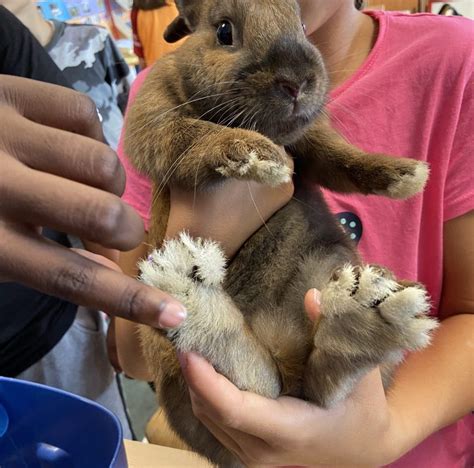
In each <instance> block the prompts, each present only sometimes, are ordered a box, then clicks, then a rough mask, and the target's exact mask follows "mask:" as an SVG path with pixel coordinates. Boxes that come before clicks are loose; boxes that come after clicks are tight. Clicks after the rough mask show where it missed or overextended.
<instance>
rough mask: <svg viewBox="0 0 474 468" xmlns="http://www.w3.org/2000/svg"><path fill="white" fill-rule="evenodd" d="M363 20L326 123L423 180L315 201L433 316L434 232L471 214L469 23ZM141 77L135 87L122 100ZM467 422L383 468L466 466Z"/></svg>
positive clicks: (136, 190)
mask: <svg viewBox="0 0 474 468" xmlns="http://www.w3.org/2000/svg"><path fill="white" fill-rule="evenodd" d="M370 14H371V15H372V16H373V17H374V18H375V19H376V20H377V21H378V24H379V32H378V38H377V41H376V43H375V45H374V48H373V50H372V51H371V53H370V55H369V57H368V58H367V60H366V61H365V63H364V64H363V65H362V67H361V68H360V69H359V70H358V71H357V72H356V73H355V74H354V75H353V76H352V77H351V78H350V79H349V80H348V81H347V82H346V83H344V84H343V85H342V86H340V87H338V88H337V89H335V90H334V91H333V92H332V94H331V101H330V104H329V109H330V113H331V115H332V117H333V123H334V125H335V127H336V128H338V129H339V130H340V132H341V133H342V134H343V135H344V136H345V137H346V138H347V140H348V141H350V142H351V143H354V144H355V145H357V146H359V147H360V148H362V149H364V150H366V151H370V152H381V153H387V154H393V155H398V156H405V157H413V158H416V159H419V160H422V161H427V162H428V163H429V164H430V167H431V175H430V179H429V182H428V185H427V187H426V189H425V191H424V192H423V194H420V195H417V196H415V197H413V198H411V199H409V200H405V201H396V200H389V199H387V198H382V197H376V196H362V195H349V196H348V195H341V194H336V193H332V192H329V191H325V192H324V193H325V197H326V200H327V202H328V204H329V206H330V208H331V209H332V211H333V212H334V213H335V214H336V215H337V217H338V219H339V221H340V222H341V224H343V225H344V226H345V227H346V228H347V229H348V231H349V233H350V235H351V236H352V237H353V238H354V239H355V240H356V241H358V242H359V244H358V246H359V250H360V252H361V254H362V256H363V258H364V259H365V261H367V262H370V263H380V264H382V265H385V266H387V267H389V268H390V269H391V270H392V271H394V272H395V273H396V274H397V275H398V277H399V278H404V279H410V280H417V281H420V282H422V283H424V284H425V285H426V286H427V288H428V291H429V292H430V294H431V297H432V302H433V313H434V314H437V309H438V306H439V301H440V293H441V286H442V262H443V223H444V222H445V221H448V220H450V219H453V218H456V217H458V216H461V215H463V214H465V213H467V212H468V211H470V210H472V209H473V207H474V164H473V159H472V158H473V150H474V147H473V135H474V125H473V113H472V90H473V88H472V85H473V83H472V73H473V48H472V44H473V40H474V35H473V24H474V23H472V22H471V21H469V20H467V19H464V18H456V17H439V16H433V15H429V14H419V15H404V14H398V13H385V12H373V13H370ZM146 74H147V71H144V72H143V73H142V74H141V75H140V76H139V77H138V78H137V80H136V82H135V86H134V89H133V90H132V97H131V99H133V96H134V95H135V94H136V91H137V89H138V88H139V87H140V85H141V83H142V82H143V80H144V78H145V76H146ZM119 154H121V157H122V162H123V163H124V165H125V168H126V171H127V174H128V180H127V188H126V192H125V194H124V199H125V200H126V201H127V202H128V203H130V204H131V205H132V206H133V207H134V208H135V209H136V210H137V211H138V212H139V213H140V214H141V216H142V217H143V219H144V220H145V223H146V224H148V222H149V218H150V215H149V213H150V200H151V186H150V182H149V181H148V180H147V179H146V178H145V177H144V176H142V175H140V174H138V173H137V172H136V171H135V170H134V169H133V168H132V167H131V165H130V163H129V162H128V160H127V158H126V157H125V156H124V155H123V150H122V146H121V145H120V147H119ZM413 417H414V418H416V414H414V415H413ZM473 419H474V418H473V416H467V417H465V418H464V419H462V420H460V421H458V423H456V424H453V425H451V426H449V427H447V428H445V429H443V430H441V431H439V432H438V433H436V434H433V435H432V436H431V437H429V438H428V439H427V440H425V441H424V442H423V443H422V444H421V445H419V446H418V447H416V448H415V449H413V450H412V451H411V452H409V453H408V454H407V455H405V456H404V457H403V458H402V459H400V460H399V461H398V462H396V463H394V464H393V465H391V466H392V467H397V468H401V467H403V468H461V467H463V468H464V467H472V466H474V422H473Z"/></svg>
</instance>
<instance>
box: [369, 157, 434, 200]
mask: <svg viewBox="0 0 474 468" xmlns="http://www.w3.org/2000/svg"><path fill="white" fill-rule="evenodd" d="M384 172H385V173H386V174H385V176H386V178H387V180H386V186H385V187H383V188H379V189H376V190H374V193H375V194H378V195H386V196H389V197H391V198H400V199H404V198H409V197H411V196H413V195H415V194H417V193H418V192H420V191H421V190H422V189H423V187H424V186H425V185H426V181H427V180H428V176H429V168H428V165H427V164H426V163H424V162H420V161H415V160H410V159H403V160H402V159H394V160H393V165H392V167H387V168H384Z"/></svg>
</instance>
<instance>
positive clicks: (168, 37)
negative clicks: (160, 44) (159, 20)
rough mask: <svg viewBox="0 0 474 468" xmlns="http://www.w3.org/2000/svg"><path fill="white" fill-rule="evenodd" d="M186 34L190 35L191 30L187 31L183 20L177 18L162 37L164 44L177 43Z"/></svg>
mask: <svg viewBox="0 0 474 468" xmlns="http://www.w3.org/2000/svg"><path fill="white" fill-rule="evenodd" d="M188 34H191V29H189V27H188V25H187V24H186V21H185V20H184V18H182V17H181V16H178V17H177V18H175V19H174V20H173V21H172V22H171V23H170V24H169V25H168V27H167V28H166V30H165V32H164V34H163V37H164V38H165V41H166V42H178V41H179V40H180V39H182V38H183V37H185V36H187V35H188Z"/></svg>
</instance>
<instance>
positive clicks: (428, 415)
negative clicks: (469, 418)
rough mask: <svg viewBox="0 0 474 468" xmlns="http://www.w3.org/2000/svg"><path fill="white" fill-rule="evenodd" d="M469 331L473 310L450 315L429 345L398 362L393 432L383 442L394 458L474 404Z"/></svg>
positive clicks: (393, 394) (392, 404)
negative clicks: (391, 449) (469, 312)
mask: <svg viewBox="0 0 474 468" xmlns="http://www.w3.org/2000/svg"><path fill="white" fill-rule="evenodd" d="M473 330H474V315H468V314H465V315H456V316H453V317H451V318H448V319H446V320H445V321H443V322H442V324H441V326H440V328H439V329H438V331H437V333H436V335H435V337H434V339H433V343H432V345H431V346H430V347H429V348H427V349H425V350H424V351H422V352H419V353H413V354H411V355H410V356H409V357H408V358H407V360H406V361H405V362H404V363H403V364H402V365H401V366H400V368H399V370H398V372H397V373H396V375H395V379H394V383H393V385H392V387H391V390H390V392H389V395H388V402H389V407H390V410H391V412H392V419H393V424H392V427H393V431H391V432H390V433H389V437H388V439H389V440H388V442H387V443H388V445H389V446H390V447H391V448H393V449H394V450H395V451H396V453H394V454H393V458H395V459H396V458H398V457H400V456H401V455H403V454H404V453H405V452H407V451H409V450H410V449H411V448H413V447H415V446H416V445H418V444H419V443H420V442H421V441H423V440H424V439H425V438H427V437H428V436H429V435H430V434H432V433H434V432H436V431H437V430H439V429H441V428H443V427H445V426H447V425H449V424H451V423H453V422H455V421H456V420H458V419H459V418H461V417H462V416H464V415H466V414H468V413H469V412H470V411H471V409H472V408H473V407H474V393H473V391H472V390H473V384H474V359H473V352H472V351H473V349H472V348H473V345H474V340H473ZM395 447H396V448H395Z"/></svg>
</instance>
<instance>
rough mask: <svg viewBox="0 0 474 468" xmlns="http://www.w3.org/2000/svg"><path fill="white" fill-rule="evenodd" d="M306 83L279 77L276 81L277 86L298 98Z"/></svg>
mask: <svg viewBox="0 0 474 468" xmlns="http://www.w3.org/2000/svg"><path fill="white" fill-rule="evenodd" d="M305 84H306V82H305V83H296V82H294V81H289V80H284V79H279V80H277V81H276V86H277V87H278V88H279V89H280V90H281V91H283V92H284V93H285V94H287V95H288V96H289V97H290V98H292V99H294V100H296V99H298V97H299V95H300V94H301V91H302V90H303V88H304V87H305Z"/></svg>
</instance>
